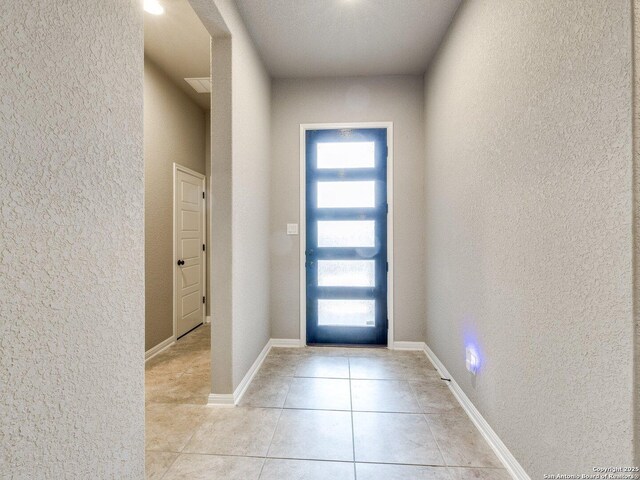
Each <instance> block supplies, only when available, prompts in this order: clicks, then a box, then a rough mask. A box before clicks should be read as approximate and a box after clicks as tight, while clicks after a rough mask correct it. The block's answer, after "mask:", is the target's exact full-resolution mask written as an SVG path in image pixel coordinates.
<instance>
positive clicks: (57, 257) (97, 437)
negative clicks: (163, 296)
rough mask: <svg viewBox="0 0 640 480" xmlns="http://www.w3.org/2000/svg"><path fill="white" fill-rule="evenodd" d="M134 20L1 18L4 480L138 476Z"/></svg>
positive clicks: (140, 295)
mask: <svg viewBox="0 0 640 480" xmlns="http://www.w3.org/2000/svg"><path fill="white" fill-rule="evenodd" d="M142 66H143V53H142V11H141V8H140V5H139V2H137V1H132V0H112V1H108V2H104V1H98V0H83V1H80V0H61V1H56V2H51V1H44V0H33V1H30V2H3V3H2V5H1V6H0V71H1V72H2V75H0V92H1V93H0V152H1V153H0V166H1V168H0V202H1V225H0V418H1V419H2V420H1V421H0V478H16V479H17V478H20V479H23V478H24V479H27V478H28V479H44V478H56V479H58V478H95V479H113V478H119V479H125V478H131V479H134V478H135V479H140V478H143V477H144V398H143V392H144V390H143V374H144V371H143V358H144V338H143V337H144V257H143V247H144V244H143V242H144V229H143V228H144V227H143V207H144V205H143V151H142V150H143V143H142V135H143V134H142V95H143V92H142Z"/></svg>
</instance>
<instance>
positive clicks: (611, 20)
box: [425, 0, 634, 478]
mask: <svg viewBox="0 0 640 480" xmlns="http://www.w3.org/2000/svg"><path fill="white" fill-rule="evenodd" d="M630 13H631V10H630V2H629V1H628V0H610V1H607V2H601V1H596V0H589V1H582V0H581V1H577V0H569V1H562V2H559V1H556V0H543V1H540V0H514V1H508V2H507V1H491V0H474V1H468V2H465V3H464V4H463V6H462V7H461V9H460V11H459V12H458V14H457V17H456V19H455V20H454V23H453V25H452V29H451V30H450V32H449V35H448V37H447V38H446V39H445V41H444V42H443V44H442V46H441V49H440V52H439V55H438V56H437V58H436V59H435V61H434V63H433V64H432V65H431V68H430V72H429V74H428V75H427V78H426V83H425V87H426V90H425V99H426V106H425V109H426V110H425V111H426V113H425V123H426V139H425V140H426V171H425V179H426V205H427V225H426V232H427V235H426V287H427V288H426V295H427V299H428V301H427V342H428V344H429V346H430V347H431V348H432V349H433V350H434V352H435V353H436V355H438V357H439V358H440V360H442V362H443V363H444V364H445V366H446V367H447V368H448V370H449V371H450V372H451V374H452V375H453V377H454V378H455V379H456V381H457V382H458V383H459V384H460V386H461V387H462V388H463V390H464V391H465V393H466V394H467V395H468V396H469V398H470V399H471V400H472V401H473V403H474V404H475V405H476V407H477V408H478V410H480V412H481V413H482V415H483V416H484V417H485V418H486V419H487V421H488V422H489V423H490V424H491V426H492V427H493V428H494V430H495V431H496V432H497V433H498V435H499V436H500V437H501V439H502V440H503V441H504V443H505V444H506V445H507V447H509V449H510V450H511V452H512V453H513V454H514V455H515V457H516V458H517V459H518V460H519V461H520V463H521V464H522V465H523V467H524V468H525V469H526V470H527V472H528V473H529V474H530V475H531V477H532V478H542V475H543V474H544V473H591V472H592V470H591V468H592V467H593V466H596V465H631V464H633V455H632V454H633V429H634V426H633V415H632V405H633V395H632V389H631V386H632V379H633V357H632V352H633V321H632V231H631V220H632V157H631V151H632V150H631V149H632V145H631V16H630ZM466 342H473V343H475V344H476V345H477V348H478V350H479V352H480V356H481V362H482V365H481V368H480V372H479V374H478V375H477V377H475V378H472V377H471V376H470V374H469V373H468V372H466V370H465V365H464V349H465V343H466Z"/></svg>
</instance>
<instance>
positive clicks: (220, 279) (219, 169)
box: [190, 0, 271, 394]
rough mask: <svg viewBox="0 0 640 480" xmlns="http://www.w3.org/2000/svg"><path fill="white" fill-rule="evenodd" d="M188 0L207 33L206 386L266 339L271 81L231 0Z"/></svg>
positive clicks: (235, 380)
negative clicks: (208, 339)
mask: <svg viewBox="0 0 640 480" xmlns="http://www.w3.org/2000/svg"><path fill="white" fill-rule="evenodd" d="M214 3H215V5H213V4H211V3H210V2H208V1H207V0H190V4H191V6H192V7H193V8H194V10H195V11H196V13H197V14H198V16H199V17H200V19H201V20H202V21H203V23H204V25H205V27H207V29H208V30H209V33H210V34H211V36H212V37H213V38H212V57H211V65H212V66H211V69H212V70H211V71H212V79H213V93H212V105H214V107H215V108H213V109H212V111H211V135H212V136H211V148H212V157H211V162H212V163H211V172H212V181H213V187H212V210H211V211H212V217H211V224H212V237H211V239H212V249H211V254H212V256H211V269H212V277H211V280H212V284H211V290H212V292H211V293H212V300H213V303H212V312H211V321H212V330H211V335H212V337H211V341H212V390H213V393H216V394H228V393H231V392H233V390H234V389H235V388H236V387H237V386H238V385H239V383H240V382H241V380H242V378H243V377H244V376H245V374H246V373H247V371H248V370H249V368H251V365H252V364H253V363H254V361H255V360H256V358H257V357H258V355H259V354H260V352H261V351H262V349H263V348H264V346H265V345H266V344H267V342H268V341H269V243H268V238H269V185H270V178H271V174H270V169H269V155H270V140H271V139H270V117H271V113H270V112H271V79H270V77H269V75H268V73H267V71H266V70H265V69H264V66H263V64H262V61H261V60H260V58H259V57H258V55H257V53H256V51H255V48H254V45H253V43H252V42H251V38H250V37H249V34H248V32H247V31H246V29H245V26H244V24H243V23H242V20H241V18H240V16H239V15H238V11H237V10H236V6H235V3H234V2H233V1H232V0H216V1H215V2H214Z"/></svg>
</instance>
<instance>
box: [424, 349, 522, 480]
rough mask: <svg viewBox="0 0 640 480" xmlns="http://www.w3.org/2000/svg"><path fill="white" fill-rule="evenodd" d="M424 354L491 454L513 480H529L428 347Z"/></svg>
mask: <svg viewBox="0 0 640 480" xmlns="http://www.w3.org/2000/svg"><path fill="white" fill-rule="evenodd" d="M424 353H425V354H426V355H427V357H428V358H429V360H430V361H431V363H433V366H434V367H436V369H437V370H438V371H439V372H440V375H441V376H442V377H443V378H450V379H451V381H450V382H447V384H448V385H449V388H450V389H451V393H453V395H454V397H456V400H458V403H460V405H461V406H462V408H463V409H464V411H465V412H466V413H467V415H468V416H469V418H470V419H471V421H472V422H473V424H474V425H475V426H476V428H477V429H478V430H479V431H480V433H481V434H482V436H483V437H484V439H485V440H486V441H487V443H488V444H489V446H490V447H491V448H492V449H493V452H494V453H495V454H496V456H497V457H498V459H499V460H500V461H501V462H502V464H503V465H504V467H505V468H506V469H507V471H508V472H509V474H510V475H511V476H512V477H513V478H514V480H531V477H529V475H527V472H525V471H524V468H522V465H520V463H519V462H518V461H517V460H516V458H515V457H514V456H513V454H512V453H511V452H510V451H509V449H508V448H507V446H506V445H505V444H504V443H503V442H502V440H500V437H498V434H497V433H496V432H494V431H493V429H492V428H491V426H490V425H489V423H487V421H486V420H485V419H484V417H483V416H482V415H481V414H480V412H479V411H478V409H477V408H476V407H475V405H474V404H473V403H472V402H471V400H469V397H467V395H466V394H465V393H464V391H463V390H462V389H461V388H460V385H458V383H457V382H456V381H455V380H454V379H453V377H451V374H450V373H449V372H448V370H447V368H446V367H445V366H444V365H443V363H442V362H441V361H440V359H439V358H438V357H437V356H436V354H435V353H433V351H432V350H431V349H430V348H429V347H428V345H427V344H424Z"/></svg>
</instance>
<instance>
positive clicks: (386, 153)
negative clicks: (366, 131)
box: [384, 145, 389, 159]
mask: <svg viewBox="0 0 640 480" xmlns="http://www.w3.org/2000/svg"><path fill="white" fill-rule="evenodd" d="M384 158H387V159H388V158H389V145H385V146H384Z"/></svg>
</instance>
